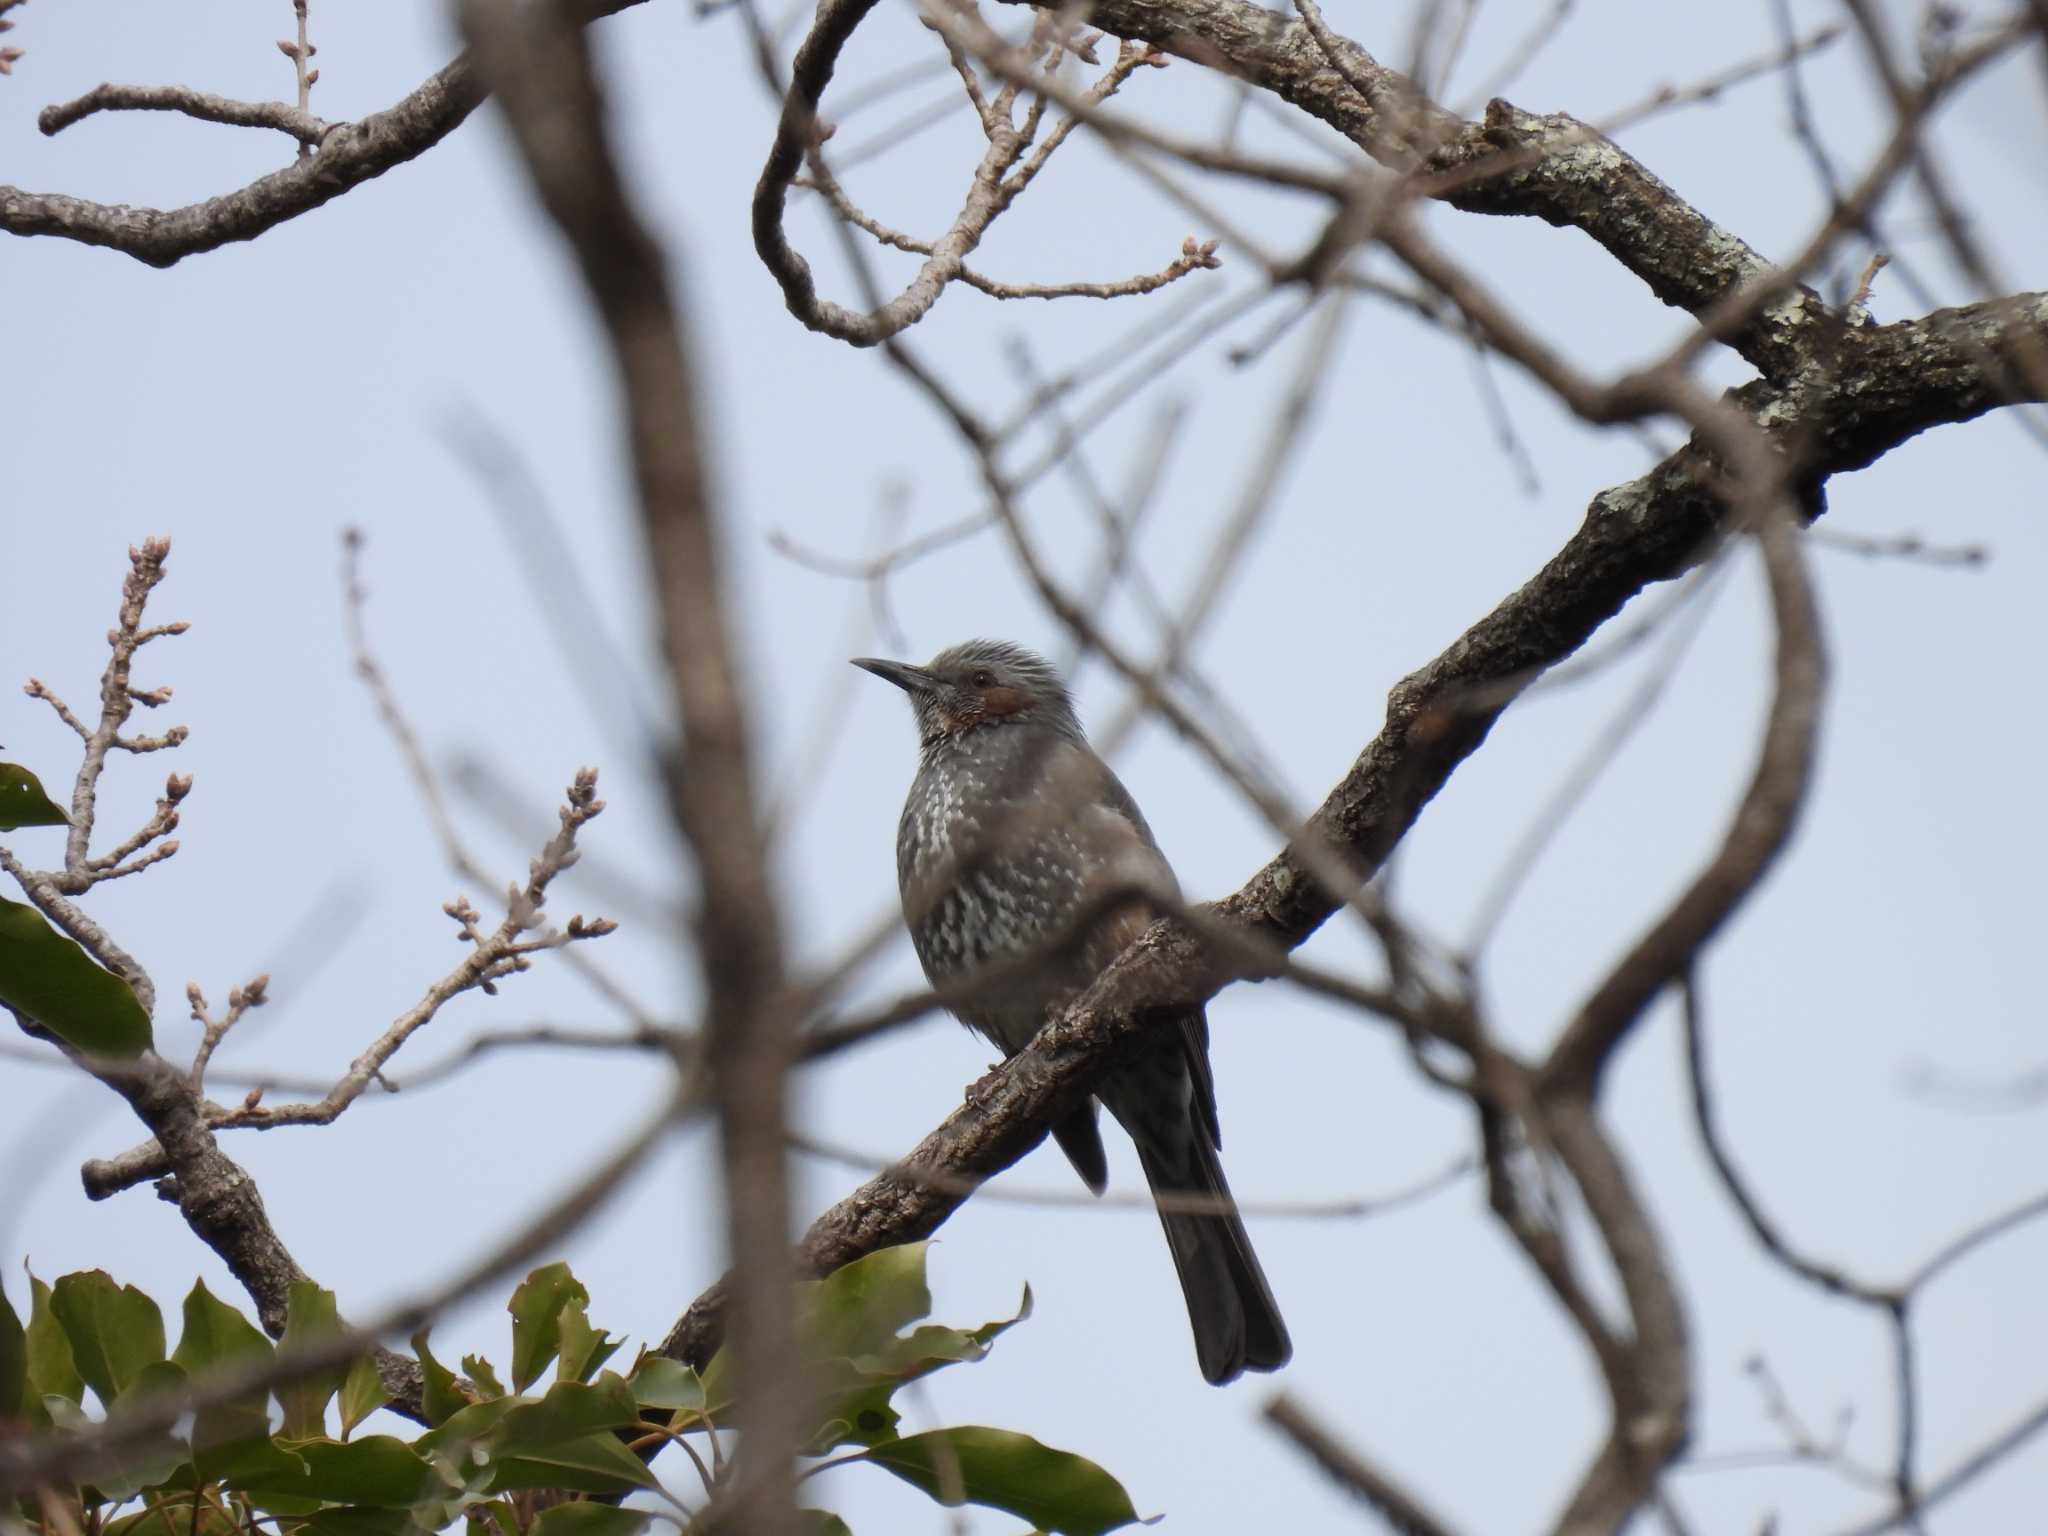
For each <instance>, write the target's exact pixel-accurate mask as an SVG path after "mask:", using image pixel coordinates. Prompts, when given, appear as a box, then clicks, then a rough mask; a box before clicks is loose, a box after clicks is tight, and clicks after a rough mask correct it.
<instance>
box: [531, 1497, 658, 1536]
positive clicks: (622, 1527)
mask: <svg viewBox="0 0 2048 1536" xmlns="http://www.w3.org/2000/svg"><path fill="white" fill-rule="evenodd" d="M653 1518H654V1516H653V1515H651V1514H649V1513H648V1512H647V1511H646V1510H644V1509H620V1508H619V1507H618V1506H617V1505H615V1504H592V1503H590V1502H588V1501H587V1500H586V1501H584V1502H582V1503H579V1504H557V1505H556V1506H555V1507H554V1508H553V1509H544V1510H542V1511H541V1512H540V1518H539V1519H537V1520H535V1521H534V1522H533V1524H532V1525H531V1526H530V1527H528V1529H527V1533H526V1536H640V1533H641V1532H642V1531H644V1530H646V1529H647V1524H648V1522H649V1521H651V1520H652V1519H653Z"/></svg>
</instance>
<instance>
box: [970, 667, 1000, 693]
mask: <svg viewBox="0 0 2048 1536" xmlns="http://www.w3.org/2000/svg"><path fill="white" fill-rule="evenodd" d="M995 680H996V678H995V674H994V673H993V672H991V671H989V669H988V668H987V667H977V668H976V669H975V672H974V676H972V677H970V678H968V679H967V681H969V682H970V683H972V684H974V686H975V687H977V688H986V687H988V686H989V684H991V683H993V682H994V681H995Z"/></svg>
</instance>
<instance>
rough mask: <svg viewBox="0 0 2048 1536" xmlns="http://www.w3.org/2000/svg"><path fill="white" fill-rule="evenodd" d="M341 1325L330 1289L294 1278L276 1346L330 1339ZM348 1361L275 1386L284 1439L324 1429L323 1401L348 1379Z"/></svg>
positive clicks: (313, 1435)
mask: <svg viewBox="0 0 2048 1536" xmlns="http://www.w3.org/2000/svg"><path fill="white" fill-rule="evenodd" d="M341 1331H342V1329H341V1313H340V1311H339V1309H338V1308H337V1307H336V1306H335V1303H334V1292H332V1291H329V1290H323V1289H322V1288H321V1287H319V1286H317V1285H315V1284H314V1283H313V1282H312V1281H310V1280H294V1281H293V1282H292V1285H291V1290H290V1291H289V1292H288V1293H287V1295H286V1298H285V1313H284V1337H283V1338H281V1339H279V1340H278V1341H277V1342H278V1347H279V1348H281V1349H282V1350H284V1351H285V1353H287V1354H289V1353H290V1352H291V1351H292V1350H294V1349H302V1348H305V1347H306V1346H307V1345H310V1344H315V1343H318V1342H319V1341H321V1340H323V1339H331V1338H333V1337H334V1336H335V1335H336V1334H337V1333H340V1332H341ZM349 1364H350V1362H349V1361H347V1360H338V1361H335V1362H334V1363H333V1364H331V1365H323V1366H321V1367H320V1368H319V1369H317V1370H313V1371H308V1372H306V1373H305V1374H304V1375H302V1376H300V1377H298V1378H297V1379H295V1380H292V1381H288V1382H284V1383H281V1384H280V1385H279V1386H278V1388H277V1401H278V1406H279V1407H281V1408H283V1409H284V1428H283V1430H282V1431H280V1433H282V1434H283V1435H284V1436H285V1437H286V1438H287V1439H293V1440H312V1439H317V1438H318V1437H319V1436H321V1435H324V1434H325V1433H326V1432H327V1405H328V1404H329V1403H330V1402H332V1401H333V1400H334V1396H335V1394H336V1393H337V1392H339V1391H340V1390H341V1387H342V1383H343V1382H345V1381H347V1380H348V1371H349Z"/></svg>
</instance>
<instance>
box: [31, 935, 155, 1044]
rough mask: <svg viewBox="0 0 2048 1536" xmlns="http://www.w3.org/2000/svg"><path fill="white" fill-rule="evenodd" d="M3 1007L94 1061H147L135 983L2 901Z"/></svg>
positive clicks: (145, 1021) (144, 1017) (144, 1021)
mask: <svg viewBox="0 0 2048 1536" xmlns="http://www.w3.org/2000/svg"><path fill="white" fill-rule="evenodd" d="M0 1002H4V1003H6V1004H8V1005H9V1006H10V1007H14V1008H18V1009H20V1010H21V1011H22V1012H23V1013H25V1014H27V1015H28V1016H29V1017H30V1018H32V1019H34V1020H35V1021H36V1022H37V1023H38V1024H41V1025H42V1026H43V1027H44V1028H45V1029H47V1030H49V1031H50V1033H51V1034H53V1035H55V1036H56V1037H57V1038H58V1039H60V1040H62V1041H63V1042H64V1043H65V1044H67V1045H69V1046H71V1047H73V1048H74V1049H77V1050H81V1051H85V1052H87V1053H89V1054H91V1055H95V1056H140V1055H141V1054H142V1053H143V1052H144V1051H146V1050H148V1049H149V1047H150V1044H151V1037H150V1032H149V1015H148V1014H146V1013H144V1012H143V1011H142V1004H141V1003H139V1002H137V1001H136V999H135V993H134V992H133V991H132V990H130V988H129V986H128V983H127V982H125V981H123V980H122V979H121V978H120V977H118V976H116V975H115V974H114V973H113V972H112V971H109V970H106V969H104V968H103V967H101V966H100V965H99V964H98V963H97V962H96V961H94V960H93V958H92V957H91V956H90V955H88V954H87V953H86V952H85V951H84V950H82V949H80V948H79V947H78V946H77V945H76V944H75V943H73V942H72V941H71V940H70V939H67V938H66V937H65V936H64V935H63V934H61V933H59V932H58V931H57V930H56V929H54V928H52V927H51V926H50V925H49V924H48V923H47V922H45V921H44V920H43V915H42V914H41V913H40V912H38V911H36V909H35V908H34V907H30V906H24V905H23V904H22V903H20V902H18V901H5V900H0Z"/></svg>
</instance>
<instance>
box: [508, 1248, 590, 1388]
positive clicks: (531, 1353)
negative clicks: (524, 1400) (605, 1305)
mask: <svg viewBox="0 0 2048 1536" xmlns="http://www.w3.org/2000/svg"><path fill="white" fill-rule="evenodd" d="M572 1301H573V1302H576V1303H578V1304H579V1305H588V1304H589V1301H590V1292H588V1291H587V1290H585V1289H584V1288H583V1286H582V1284H581V1283H580V1282H579V1281H578V1280H577V1279H576V1277H575V1276H574V1275H572V1274H570V1273H569V1266H568V1265H567V1264H548V1265H544V1266H542V1267H541V1268H539V1269H536V1270H535V1271H534V1272H533V1273H532V1274H530V1275H528V1276H527V1277H526V1278H525V1279H524V1280H522V1281H521V1282H520V1283H519V1289H518V1290H516V1291H514V1292H513V1293H512V1300H511V1301H510V1303H508V1304H507V1306H506V1308H505V1310H506V1311H508V1312H510V1313H511V1314H512V1390H513V1391H515V1392H524V1391H525V1390H526V1389H527V1388H528V1387H530V1386H532V1385H533V1384H534V1383H535V1382H536V1381H539V1380H540V1375H541V1372H542V1371H545V1370H546V1369H547V1368H548V1362H549V1361H551V1360H553V1359H554V1358H555V1355H556V1354H557V1352H559V1350H560V1349H561V1345H562V1308H563V1307H565V1306H567V1305H568V1304H569V1303H570V1302H572Z"/></svg>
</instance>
